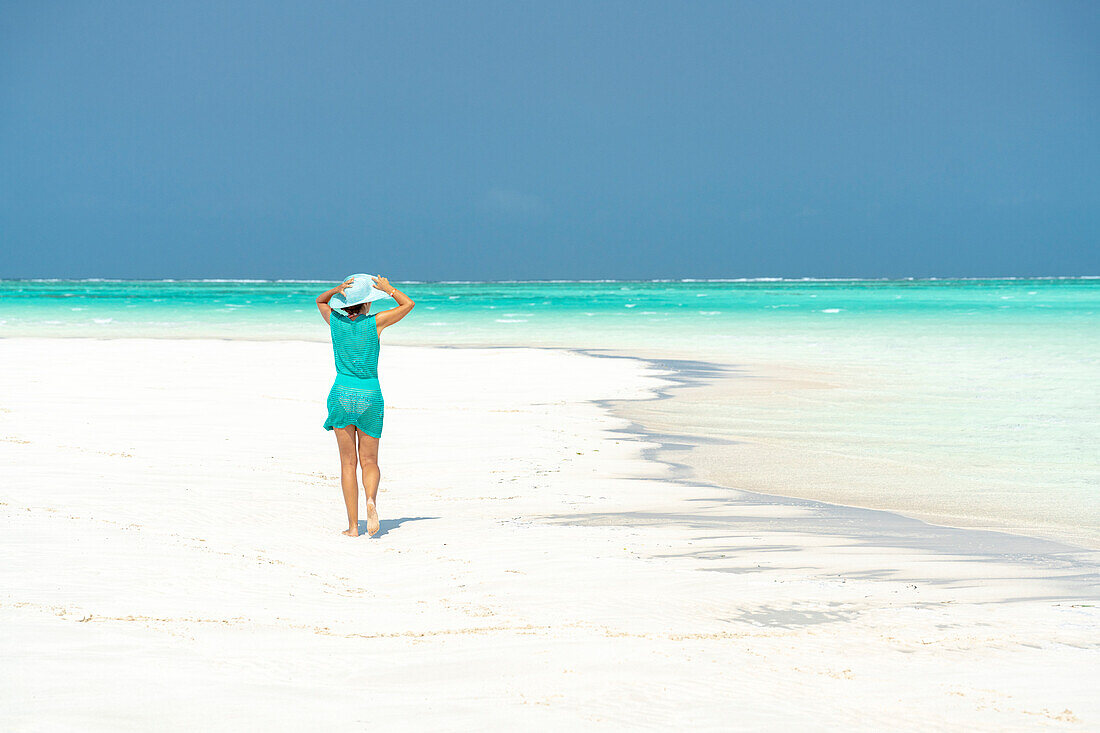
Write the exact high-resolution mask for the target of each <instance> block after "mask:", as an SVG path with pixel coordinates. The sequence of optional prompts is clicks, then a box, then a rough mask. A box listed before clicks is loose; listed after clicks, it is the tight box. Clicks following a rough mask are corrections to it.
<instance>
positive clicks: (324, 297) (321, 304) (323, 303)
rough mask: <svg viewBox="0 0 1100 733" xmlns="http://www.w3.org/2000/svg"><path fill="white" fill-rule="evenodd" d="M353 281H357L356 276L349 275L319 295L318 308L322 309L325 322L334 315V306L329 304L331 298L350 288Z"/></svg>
mask: <svg viewBox="0 0 1100 733" xmlns="http://www.w3.org/2000/svg"><path fill="white" fill-rule="evenodd" d="M353 282H355V278H354V277H349V278H348V279H347V280H345V281H344V282H342V283H340V284H339V285H337V286H336V287H334V288H333V289H332V290H326V291H325V292H323V293H321V294H320V295H318V296H317V310H319V311H321V318H324V319H325V323H328V319H329V316H331V315H332V306H330V305H329V304H328V302H329V300H331V299H332V296H334V295H336V294H337V293H342V292H344V291H345V290H347V289H348V288H350V287H351V284H352V283H353Z"/></svg>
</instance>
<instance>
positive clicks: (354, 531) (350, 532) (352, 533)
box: [340, 529, 359, 537]
mask: <svg viewBox="0 0 1100 733" xmlns="http://www.w3.org/2000/svg"><path fill="white" fill-rule="evenodd" d="M340 534H346V535H347V536H348V537H358V536H359V530H357V529H345V530H344V531H343V532H341V533H340Z"/></svg>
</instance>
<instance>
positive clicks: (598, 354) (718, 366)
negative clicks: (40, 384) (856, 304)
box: [0, 278, 1100, 552]
mask: <svg viewBox="0 0 1100 733" xmlns="http://www.w3.org/2000/svg"><path fill="white" fill-rule="evenodd" d="M933 279H934V278H933ZM976 279H981V278H976ZM1001 279H1005V278H1001ZM1078 279H1081V278H1078ZM1084 279H1089V278H1084ZM181 282H183V281H181ZM34 338H41V339H43V340H48V341H105V342H111V341H142V340H150V341H154V342H158V341H183V342H196V341H198V342H201V341H216V342H225V343H234V342H241V343H255V344H271V343H291V344H293V343H301V344H318V343H323V344H325V345H328V341H327V340H313V339H299V338H276V339H252V338H239V337H232V338H227V337H219V336H193V337H192V336H183V337H177V336H166V337H146V336H134V337H131V336H120V337H102V336H64V337H49V336H46V337H27V336H12V337H4V336H0V343H2V342H4V341H6V340H13V341H19V340H33V339H34ZM390 346H391V347H392V346H397V347H399V348H424V349H454V350H472V351H479V350H492V349H532V350H536V351H541V350H545V351H551V352H564V353H573V354H579V355H583V356H588V357H592V358H602V359H630V360H634V361H636V362H638V363H641V364H645V365H647V366H648V367H649V368H651V369H653V370H656V371H658V372H662V376H661V377H660V379H663V380H667V381H668V382H670V384H668V385H667V386H664V387H660V388H657V389H655V390H654V394H655V395H656V399H658V400H671V401H674V402H675V401H677V398H678V395H677V394H676V392H680V391H690V390H693V389H696V388H707V387H714V386H716V385H717V384H718V383H719V381H720V378H721V377H722V376H723V375H730V374H731V373H735V372H744V374H742V375H741V376H742V377H743V378H764V379H779V380H782V379H783V378H782V377H778V378H777V377H775V376H774V375H766V374H762V373H753V372H750V371H747V370H746V367H745V366H743V365H738V364H732V363H723V362H720V361H713V360H700V359H693V358H686V357H685V356H680V355H678V354H677V355H654V354H646V353H643V352H641V351H638V350H635V349H623V348H612V349H601V348H595V347H577V346H561V345H528V344H523V343H501V344H494V345H480V344H452V345H440V344H435V343H430V342H429V343H423V344H421V343H397V344H390ZM783 366H784V368H793V369H798V367H795V366H793V365H783ZM733 378H736V376H734V377H733ZM679 397H681V399H682V397H683V395H680V396H679ZM646 401H648V400H642V401H641V402H646ZM635 402H636V401H634V400H615V399H609V400H597V401H596V404H598V405H599V406H601V407H603V408H604V409H607V410H609V411H610V412H611V413H612V414H613V415H615V416H616V417H619V418H622V419H624V420H628V421H630V422H631V423H633V425H634V426H635V428H634V429H633V432H635V433H636V434H637V435H638V436H640V437H644V438H645V439H647V440H652V441H655V442H656V443H658V444H659V445H658V446H657V447H655V448H652V449H646V450H645V451H644V453H643V454H644V456H645V458H646V459H647V460H654V461H658V462H661V463H663V464H665V465H667V466H668V467H670V468H671V469H672V470H674V471H675V472H676V478H677V479H679V480H685V481H691V482H692V483H694V484H696V485H706V486H712V487H714V488H716V489H721V490H730V491H743V492H749V493H753V494H758V495H760V496H762V497H774V498H776V499H779V500H797V501H803V502H816V503H818V504H821V505H823V506H830V507H838V508H841V509H858V510H864V511H870V512H885V513H887V514H890V515H896V516H897V517H900V518H902V519H907V520H914V521H918V522H922V523H924V524H927V525H929V526H930V527H939V528H943V529H948V530H964V531H974V532H992V533H999V534H1005V535H1009V536H1012V537H1020V538H1024V539H1029V540H1039V541H1044V542H1048V543H1051V544H1052V545H1061V546H1063V547H1064V548H1065V550H1066V551H1071V552H1081V551H1084V552H1100V540H1098V541H1096V543H1094V544H1090V543H1089V542H1088V541H1084V540H1082V539H1081V538H1079V537H1074V538H1073V539H1070V535H1071V534H1072V532H1070V531H1067V530H1050V531H1044V530H1043V529H1042V528H1036V527H1026V528H1019V527H1008V526H1005V522H1003V521H1000V520H997V519H991V518H990V517H976V518H975V519H978V520H979V521H980V522H989V524H986V525H982V524H978V525H977V526H975V525H973V524H966V523H963V522H962V521H959V520H960V518H958V517H953V516H950V515H940V514H936V513H935V512H931V511H923V510H900V509H895V508H890V507H884V506H875V505H865V504H860V503H856V502H854V501H845V500H830V499H826V498H820V497H819V496H813V495H800V494H799V493H786V492H784V491H782V490H779V491H770V490H764V489H761V488H746V487H742V486H735V485H732V484H734V483H735V481H734V480H733V479H726V478H725V477H722V478H720V479H715V478H714V477H707V476H704V475H703V474H702V472H701V471H700V468H699V465H698V464H697V463H696V464H693V463H692V462H690V461H679V460H675V459H674V454H677V453H685V454H690V453H691V452H693V451H695V450H697V449H698V448H700V447H702V446H714V445H732V444H734V443H735V442H736V441H733V440H731V439H728V438H722V437H717V438H716V437H708V436H704V435H700V434H697V433H691V432H672V431H666V430H661V429H658V428H654V427H651V426H650V425H647V424H646V422H645V421H644V418H639V416H638V415H637V414H636V411H633V410H631V406H632V405H633V404H634V403H635Z"/></svg>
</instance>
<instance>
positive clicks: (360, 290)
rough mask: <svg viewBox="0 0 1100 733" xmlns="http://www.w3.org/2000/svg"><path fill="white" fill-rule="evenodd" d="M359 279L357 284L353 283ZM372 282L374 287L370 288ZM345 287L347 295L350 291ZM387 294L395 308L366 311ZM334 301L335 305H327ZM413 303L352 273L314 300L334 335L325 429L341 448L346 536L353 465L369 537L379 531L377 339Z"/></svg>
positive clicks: (353, 498)
mask: <svg viewBox="0 0 1100 733" xmlns="http://www.w3.org/2000/svg"><path fill="white" fill-rule="evenodd" d="M357 280H359V282H356V281H357ZM371 281H373V287H371ZM349 288H350V289H351V292H348V290H349ZM386 296H389V297H391V298H393V299H394V300H396V301H397V307H396V308H391V309H389V310H386V311H381V312H380V313H369V312H368V311H369V310H370V304H371V301H374V300H377V299H380V298H383V297H386ZM334 297H335V298H336V302H335V304H330V303H329V301H330V300H332V299H333V298H334ZM414 305H415V303H413V301H412V299H411V298H410V297H409V296H407V295H405V294H404V293H402V292H401V291H400V290H398V289H397V288H395V287H393V286H392V285H390V281H389V280H387V279H386V278H384V277H372V276H370V275H356V276H353V277H350V278H348V279H347V280H345V281H344V282H343V283H342V284H340V285H337V286H336V287H335V288H333V289H332V290H328V291H325V292H324V293H321V295H319V296H317V308H318V309H319V310H320V311H321V315H322V316H323V317H324V319H325V322H326V323H328V324H329V333H330V334H331V335H332V353H333V356H335V358H336V381H335V382H333V384H332V389H331V390H330V391H329V395H328V418H327V419H326V420H325V430H331V431H333V432H334V433H335V434H336V445H337V447H339V449H340V485H341V487H342V488H343V490H344V504H346V505H347V509H348V528H347V529H346V530H344V534H346V535H348V536H349V537H358V536H359V485H358V483H357V482H356V477H355V467H356V465H359V466H361V467H362V468H363V491H364V493H366V495H367V534H369V535H373V534H374V533H375V532H377V531H378V510H377V509H376V508H375V506H374V501H375V497H376V496H377V494H378V481H379V479H380V478H381V474H380V473H379V472H378V440H379V438H381V437H382V413H383V411H384V410H385V404H384V403H383V402H382V390H381V388H380V387H379V385H378V337H379V335H380V334H381V333H382V329H384V328H386V327H387V326H392V325H393V324H395V323H397V322H398V321H400V320H401V319H402V318H404V317H405V316H406V315H407V314H408V312H409V311H411V310H412V309H413V306H414Z"/></svg>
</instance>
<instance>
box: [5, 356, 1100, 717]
mask: <svg viewBox="0 0 1100 733" xmlns="http://www.w3.org/2000/svg"><path fill="white" fill-rule="evenodd" d="M0 364H2V365H3V367H2V369H0V466H2V468H0V518H2V523H3V526H2V529H0V557H2V558H3V562H2V563H0V628H2V629H3V631H2V633H0V656H2V658H3V660H4V663H3V665H0V728H2V729H4V730H81V731H89V730H94V731H100V730H104V731H105V730H110V731H118V730H150V729H156V730H234V731H236V730H265V731H270V730H304V729H305V730H327V729H334V728H337V727H352V728H364V727H366V726H368V725H377V726H380V728H382V729H391V730H392V729H398V730H420V729H423V730H470V731H474V730H478V731H480V730H487V729H523V730H551V729H553V730H560V729H561V728H562V727H563V726H569V727H570V728H571V729H574V730H576V729H580V730H585V729H660V730H669V729H684V728H690V729H697V730H807V729H812V730H884V729H891V730H997V731H1004V730H1033V729H1049V730H1075V731H1076V730H1080V731H1086V730H1097V729H1100V696H1098V695H1096V689H1097V686H1098V683H1100V633H1098V631H1097V629H1098V628H1100V586H1098V579H1100V558H1098V553H1096V552H1093V551H1088V550H1083V549H1078V548H1073V547H1069V546H1066V545H1060V544H1056V543H1054V542H1050V541H1047V540H1040V539H1030V538H1026V537H1022V536H1016V535H1009V534H1002V533H996V532H989V531H978V530H956V529H949V528H944V527H936V526H933V525H929V524H924V523H922V522H920V521H917V520H915V519H907V518H903V517H900V516H898V515H894V514H889V513H884V512H876V511H870V510H864V509H851V508H845V507H838V506H832V505H827V504H821V503H817V502H814V501H810V500H805V499H785V498H780V497H773V496H767V495H763V494H755V493H750V492H747V491H737V490H728V489H720V488H717V487H713V486H707V485H705V484H702V483H699V482H694V481H692V480H690V479H685V478H683V477H682V476H681V474H680V472H679V471H677V469H676V467H675V466H672V465H669V464H666V463H661V462H658V461H655V460H652V459H650V458H649V457H647V456H648V454H649V452H651V451H652V449H654V448H656V447H657V443H656V439H655V438H653V437H647V435H646V434H645V433H643V432H638V430H637V427H638V426H634V425H632V424H631V423H630V422H629V421H628V420H626V419H623V418H622V417H619V416H617V415H616V414H614V413H613V412H612V411H611V410H609V409H608V407H607V406H606V405H605V404H604V401H609V400H645V399H654V398H655V397H656V396H657V394H658V390H660V389H662V388H665V387H668V386H669V385H670V384H671V382H670V377H671V376H672V375H670V374H668V373H666V372H662V371H660V370H659V369H657V368H655V367H654V366H652V365H650V364H647V363H646V362H644V361H640V360H636V359H622V358H614V359H613V358H600V357H597V356H590V355H584V354H580V353H575V352H570V351H565V350H555V349H525V348H507V349H504V348H502V349H447V348H428V347H412V346H407V347H398V346H386V347H384V348H383V350H382V358H381V367H380V372H381V375H380V376H381V380H382V384H383V389H384V393H385V396H386V405H387V412H386V422H385V432H384V435H383V438H382V443H381V452H380V465H381V470H382V484H381V490H380V494H379V510H380V514H381V517H382V530H381V532H380V533H379V534H378V535H377V536H375V537H373V538H372V537H367V536H365V534H364V535H363V536H361V537H359V538H356V539H350V538H348V537H344V536H342V535H341V534H340V530H341V529H343V528H344V527H345V522H346V518H345V515H344V508H343V504H342V500H341V497H340V488H339V479H338V472H339V465H338V460H337V450H336V445H335V440H334V439H333V436H332V434H331V433H329V432H326V431H325V430H323V429H322V427H321V424H322V421H323V419H324V399H325V396H326V394H327V390H328V387H329V385H330V384H331V379H332V375H333V369H332V352H331V349H330V347H329V345H328V344H326V343H307V342H297V341H276V342H247V341H221V340H155V339H120V340H95V339H33V338H17V339H3V340H0ZM361 519H363V520H365V516H364V515H362V514H361ZM361 523H363V524H365V522H361Z"/></svg>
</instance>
